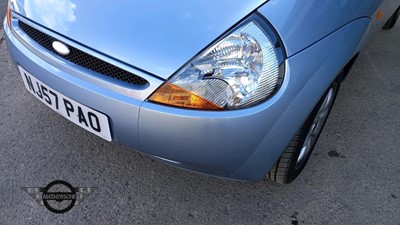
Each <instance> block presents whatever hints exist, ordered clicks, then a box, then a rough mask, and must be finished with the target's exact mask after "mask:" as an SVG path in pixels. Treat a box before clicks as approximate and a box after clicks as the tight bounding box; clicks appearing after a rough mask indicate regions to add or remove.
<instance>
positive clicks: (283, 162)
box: [267, 76, 341, 184]
mask: <svg viewBox="0 0 400 225" xmlns="http://www.w3.org/2000/svg"><path fill="white" fill-rule="evenodd" d="M340 83H341V76H339V77H338V78H337V79H336V80H335V81H334V82H333V83H332V84H331V86H330V87H329V88H328V90H327V91H326V92H325V93H324V95H323V96H322V98H321V99H320V101H319V102H318V104H317V105H316V106H315V107H314V109H313V111H312V112H311V114H310V115H309V116H308V118H307V120H306V121H305V122H304V124H303V126H302V127H301V128H300V130H299V131H298V132H297V134H296V135H295V136H294V138H293V139H292V140H291V141H290V143H289V145H288V147H287V148H286V150H285V151H284V152H283V153H282V155H281V157H280V158H279V160H278V162H277V163H276V164H275V165H274V166H273V168H272V169H271V171H270V172H269V173H268V175H267V176H268V178H269V179H271V180H272V181H275V182H277V183H281V184H287V183H290V182H292V181H293V180H294V179H296V177H297V176H298V175H299V174H300V173H301V171H302V170H303V168H304V166H305V165H306V163H307V161H308V159H309V157H310V155H311V152H312V150H313V149H314V146H315V144H316V143H317V140H318V138H319V135H320V134H321V131H322V128H323V127H324V125H325V122H326V120H327V118H328V115H329V113H330V111H331V109H332V106H333V103H334V102H335V99H336V96H337V93H338V91H339V87H340Z"/></svg>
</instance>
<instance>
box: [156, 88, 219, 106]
mask: <svg viewBox="0 0 400 225" xmlns="http://www.w3.org/2000/svg"><path fill="white" fill-rule="evenodd" d="M149 100H150V101H153V102H158V103H162V104H167V105H172V106H177V107H183V108H192V109H212V110H223V108H221V107H220V106H217V105H215V104H214V103H212V102H210V101H207V100H206V99H204V98H201V97H199V96H197V95H195V94H193V93H191V92H189V91H186V90H185V89H182V88H180V87H178V86H176V85H173V84H171V83H169V82H166V83H165V84H163V85H162V86H161V87H160V88H159V89H157V91H156V92H155V93H153V95H152V96H151V97H150V98H149Z"/></svg>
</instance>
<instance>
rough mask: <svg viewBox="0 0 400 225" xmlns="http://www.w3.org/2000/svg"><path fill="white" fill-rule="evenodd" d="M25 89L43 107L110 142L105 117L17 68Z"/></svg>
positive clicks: (107, 123) (108, 128) (108, 126)
mask: <svg viewBox="0 0 400 225" xmlns="http://www.w3.org/2000/svg"><path fill="white" fill-rule="evenodd" d="M18 69H19V72H20V74H21V76H22V80H23V81H24V84H25V87H26V89H28V91H29V92H31V93H32V94H33V95H34V96H35V97H36V98H38V99H39V100H40V101H42V102H43V103H44V104H45V105H47V106H48V107H50V108H51V109H53V110H54V111H56V112H58V113H59V114H61V115H62V116H64V117H65V118H67V119H68V120H70V121H72V122H73V123H75V124H76V125H78V126H80V127H82V128H83V129H85V130H87V131H90V132H91V133H93V134H95V135H97V136H99V137H102V138H104V139H106V140H107V141H111V133H110V125H109V122H108V118H107V116H106V115H104V114H102V113H100V112H97V111H95V110H93V109H91V108H89V107H87V106H84V105H82V104H80V103H79V102H76V101H74V100H72V99H70V98H68V97H67V96H65V95H63V94H61V93H59V92H58V91H56V90H54V89H52V88H50V87H49V86H47V85H46V84H44V83H43V82H42V81H40V80H38V79H37V78H36V77H34V76H33V75H32V74H30V73H29V72H28V71H26V70H25V69H23V68H22V67H21V66H18Z"/></svg>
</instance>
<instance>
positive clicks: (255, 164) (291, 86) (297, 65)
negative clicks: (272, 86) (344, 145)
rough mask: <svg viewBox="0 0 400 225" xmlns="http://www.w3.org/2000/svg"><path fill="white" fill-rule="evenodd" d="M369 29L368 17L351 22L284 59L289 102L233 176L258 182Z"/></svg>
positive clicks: (286, 93) (359, 46)
mask: <svg viewBox="0 0 400 225" xmlns="http://www.w3.org/2000/svg"><path fill="white" fill-rule="evenodd" d="M370 26H371V20H370V19H369V18H361V19H358V20H355V21H353V22H351V23H349V24H347V25H346V26H344V27H342V28H340V29H338V30H336V31H335V32H333V33H332V34H330V35H328V36H327V37H326V38H324V39H322V40H320V41H318V42H317V43H315V44H314V45H312V46H311V47H309V48H307V49H305V50H303V51H301V52H300V53H298V54H296V55H294V56H292V57H289V58H288V59H287V60H286V65H287V71H286V73H287V74H286V75H287V76H286V78H288V79H289V80H288V83H287V87H286V90H285V94H284V96H291V97H290V98H291V101H290V103H289V104H288V105H287V107H286V109H285V111H284V112H283V113H282V114H281V116H280V117H279V118H278V119H277V121H276V122H275V123H274V126H272V127H270V129H269V132H268V133H267V134H266V136H265V137H264V139H263V140H262V141H261V143H260V144H259V146H258V147H257V149H256V150H255V151H254V152H253V153H252V154H251V155H250V156H249V157H248V159H247V161H246V162H244V163H243V164H242V165H241V166H240V167H238V168H237V169H236V171H235V175H234V177H236V178H240V179H248V180H259V179H261V178H262V177H263V176H265V174H266V173H267V172H268V171H269V170H270V169H271V168H272V166H273V165H274V164H275V162H276V161H277V160H278V158H279V157H280V155H281V154H282V152H283V151H284V150H285V149H286V147H287V145H288V143H289V142H290V140H291V137H293V136H294V135H295V134H296V132H297V131H298V129H299V128H300V127H301V126H302V124H303V123H304V121H305V120H306V118H307V117H308V115H309V114H310V113H311V111H312V110H313V108H314V106H315V105H316V104H317V102H318V101H319V99H320V98H321V96H322V95H323V93H324V92H325V91H326V90H327V88H328V87H329V85H330V84H331V83H332V82H333V81H334V80H335V79H336V77H337V75H338V74H339V73H340V71H341V70H342V69H343V68H344V66H345V65H346V64H347V63H348V62H349V61H350V60H351V58H352V57H353V56H355V55H356V54H357V53H358V52H359V51H360V49H361V48H362V47H363V46H364V44H363V43H364V42H365V37H366V35H367V34H368V31H369V29H370Z"/></svg>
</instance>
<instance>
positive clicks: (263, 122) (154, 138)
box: [4, 0, 400, 183]
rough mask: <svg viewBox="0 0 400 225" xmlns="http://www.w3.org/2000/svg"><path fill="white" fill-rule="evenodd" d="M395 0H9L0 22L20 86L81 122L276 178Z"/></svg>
mask: <svg viewBox="0 0 400 225" xmlns="http://www.w3.org/2000/svg"><path fill="white" fill-rule="evenodd" d="M399 5H400V0H303V1H300V0H270V1H266V0H253V1H245V0H238V1H224V0H213V1H209V0H203V1H187V0H186V1H185V0H171V1H151V0H150V1H98V0H81V1H80V0H47V1H33V0H10V2H9V8H8V11H7V17H6V19H5V22H4V30H5V34H6V41H7V45H8V49H9V52H10V55H11V58H12V59H13V61H14V63H15V65H16V68H17V70H18V71H19V73H20V74H21V78H22V81H23V83H24V84H25V87H26V89H27V90H28V91H29V92H30V93H32V94H33V95H34V96H35V97H36V98H37V99H39V101H41V102H43V103H44V105H43V106H47V107H50V108H51V109H53V110H55V111H56V112H57V113H59V114H61V115H62V116H64V117H65V118H66V119H68V120H70V121H72V122H73V123H75V124H76V125H78V126H80V127H82V128H83V129H86V130H87V131H89V132H91V133H93V134H95V135H97V136H99V137H101V138H103V139H105V140H107V141H116V142H119V143H121V144H124V145H127V146H129V147H131V148H133V149H136V150H138V151H141V152H143V153H145V154H148V155H150V156H152V157H155V158H157V159H160V160H162V161H164V162H167V163H169V164H172V165H175V166H178V167H181V168H185V169H189V170H193V171H197V172H200V173H205V174H209V175H213V176H219V177H224V178H230V179H238V180H259V179H261V178H263V177H264V176H266V175H267V176H268V177H269V178H270V179H272V180H273V181H276V182H278V183H289V182H291V181H293V180H294V179H295V178H296V177H297V176H298V175H299V173H300V172H301V171H302V169H303V168H304V166H305V164H306V162H307V160H308V158H309V157H310V153H311V151H312V150H313V148H314V146H315V143H316V142H317V139H318V136H319V135H320V133H321V131H322V128H323V126H324V124H325V121H326V119H327V117H328V115H329V112H330V110H331V108H332V106H333V103H334V101H335V97H336V95H337V93H338V90H339V87H340V83H341V82H342V80H343V79H344V78H345V77H346V75H347V74H348V72H349V70H350V68H351V67H352V65H353V63H354V62H355V61H356V59H357V56H358V55H359V53H360V52H362V51H363V50H364V49H365V47H366V45H367V43H368V42H369V41H370V40H371V38H372V37H373V36H374V35H375V34H376V33H378V31H379V30H381V29H382V28H384V29H390V28H392V27H393V26H394V25H395V22H396V20H397V18H398V17H399V11H400V8H399ZM38 104H39V103H38ZM55 126H57V125H55Z"/></svg>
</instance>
